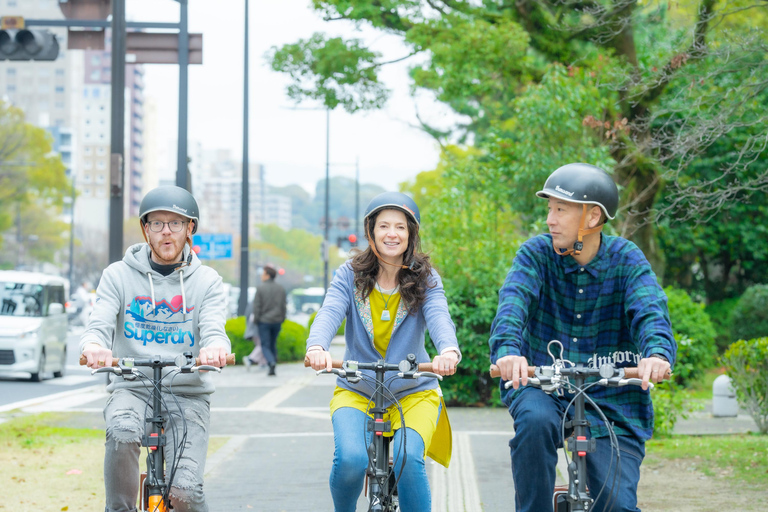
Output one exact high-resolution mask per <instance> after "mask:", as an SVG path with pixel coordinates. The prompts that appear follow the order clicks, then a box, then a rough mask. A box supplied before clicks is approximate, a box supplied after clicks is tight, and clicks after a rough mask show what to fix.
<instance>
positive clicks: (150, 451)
mask: <svg viewBox="0 0 768 512" xmlns="http://www.w3.org/2000/svg"><path fill="white" fill-rule="evenodd" d="M85 364H87V360H86V358H85V356H82V355H81V356H80V365H85ZM227 364H228V365H231V364H235V355H234V354H229V355H227ZM139 367H146V368H151V369H152V376H151V377H148V376H147V375H145V374H144V372H142V371H141V370H139ZM167 368H170V369H171V371H170V372H169V373H167V374H166V375H163V370H164V369H167ZM200 370H205V371H215V372H221V368H218V367H216V366H210V365H201V364H200V359H199V358H194V357H192V353H191V352H184V353H183V354H180V355H178V356H176V357H174V358H165V359H163V358H162V357H160V356H153V357H152V358H149V359H135V358H132V357H123V358H120V359H114V360H113V361H112V366H111V367H105V368H97V369H95V370H93V371H91V375H95V374H97V373H112V374H114V375H118V376H122V377H123V378H125V379H127V380H134V379H136V378H141V379H148V380H149V385H150V386H151V397H150V399H149V400H148V401H147V407H148V412H147V415H146V416H147V417H146V422H147V423H149V424H150V425H151V427H150V429H149V433H145V434H144V436H142V439H141V446H142V447H145V448H147V471H146V472H142V473H141V475H140V477H139V478H140V481H139V489H140V496H139V511H140V512H168V511H169V510H172V509H173V507H172V506H171V503H170V498H169V496H168V493H169V491H170V489H171V484H172V483H173V478H174V475H175V472H176V465H173V466H172V467H171V469H170V471H169V475H168V479H167V481H166V471H165V469H166V468H165V450H164V447H165V446H166V445H167V444H168V439H167V436H166V433H165V430H166V429H165V427H166V424H168V423H170V426H171V429H172V430H171V431H172V434H171V438H172V439H173V440H174V446H176V447H177V450H176V454H177V455H176V461H177V463H176V464H178V461H179V460H180V459H181V454H182V452H183V451H184V449H183V447H184V441H185V438H186V435H187V425H186V419H185V418H184V417H183V416H182V433H181V436H180V437H179V436H177V430H176V429H177V426H176V424H175V420H173V419H172V418H171V420H170V422H169V421H168V419H167V417H166V415H164V414H163V408H165V410H166V411H167V410H168V407H167V404H165V399H164V398H163V396H162V391H163V387H164V384H163V380H164V379H166V378H168V377H172V376H174V375H176V374H179V373H192V372H196V371H200ZM166 389H168V390H169V392H170V395H171V396H173V392H172V391H171V390H170V388H166ZM174 398H175V397H174ZM164 405H165V407H164ZM176 440H178V442H175V441H176Z"/></svg>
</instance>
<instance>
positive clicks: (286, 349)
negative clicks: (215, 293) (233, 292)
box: [225, 316, 307, 364]
mask: <svg viewBox="0 0 768 512" xmlns="http://www.w3.org/2000/svg"><path fill="white" fill-rule="evenodd" d="M225 329H226V331H227V336H228V337H229V341H230V342H231V343H232V353H233V354H236V356H237V362H238V364H240V363H242V361H243V358H245V357H246V356H247V355H248V354H250V353H251V351H252V350H253V342H251V340H247V339H245V338H243V335H244V334H245V317H244V316H239V317H237V318H230V319H229V320H227V323H226V326H225ZM306 341H307V329H306V328H305V327H304V326H303V325H301V324H297V323H296V322H293V321H291V320H286V321H285V322H283V326H282V328H281V329H280V335H278V337H277V360H278V361H280V362H282V363H286V362H289V361H301V360H302V359H303V358H304V353H305V351H306Z"/></svg>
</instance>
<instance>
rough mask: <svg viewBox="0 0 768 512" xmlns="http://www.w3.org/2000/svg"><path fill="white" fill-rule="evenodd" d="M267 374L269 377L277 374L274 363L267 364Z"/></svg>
mask: <svg viewBox="0 0 768 512" xmlns="http://www.w3.org/2000/svg"><path fill="white" fill-rule="evenodd" d="M267 375H269V376H270V377H274V376H276V375H277V374H276V373H275V365H273V364H271V365H269V373H268V374H267Z"/></svg>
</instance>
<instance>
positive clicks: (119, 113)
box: [109, 0, 125, 263]
mask: <svg viewBox="0 0 768 512" xmlns="http://www.w3.org/2000/svg"><path fill="white" fill-rule="evenodd" d="M124 89H125V0H113V1H112V98H111V100H112V121H111V124H112V127H111V140H110V145H111V149H110V154H111V158H110V194H109V262H110V263H114V262H116V261H120V260H121V259H122V258H123V188H124V183H125V178H124V176H123V159H124V156H123V155H125V144H124V140H123V139H124V131H125V94H124V92H123V90H124Z"/></svg>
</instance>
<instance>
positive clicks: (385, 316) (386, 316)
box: [381, 309, 389, 322]
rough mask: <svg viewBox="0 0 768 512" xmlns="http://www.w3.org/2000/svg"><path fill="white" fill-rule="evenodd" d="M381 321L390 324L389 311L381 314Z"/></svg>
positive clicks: (386, 310)
mask: <svg viewBox="0 0 768 512" xmlns="http://www.w3.org/2000/svg"><path fill="white" fill-rule="evenodd" d="M381 320H382V321H383V322H389V310H388V309H385V310H384V311H382V312H381Z"/></svg>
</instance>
